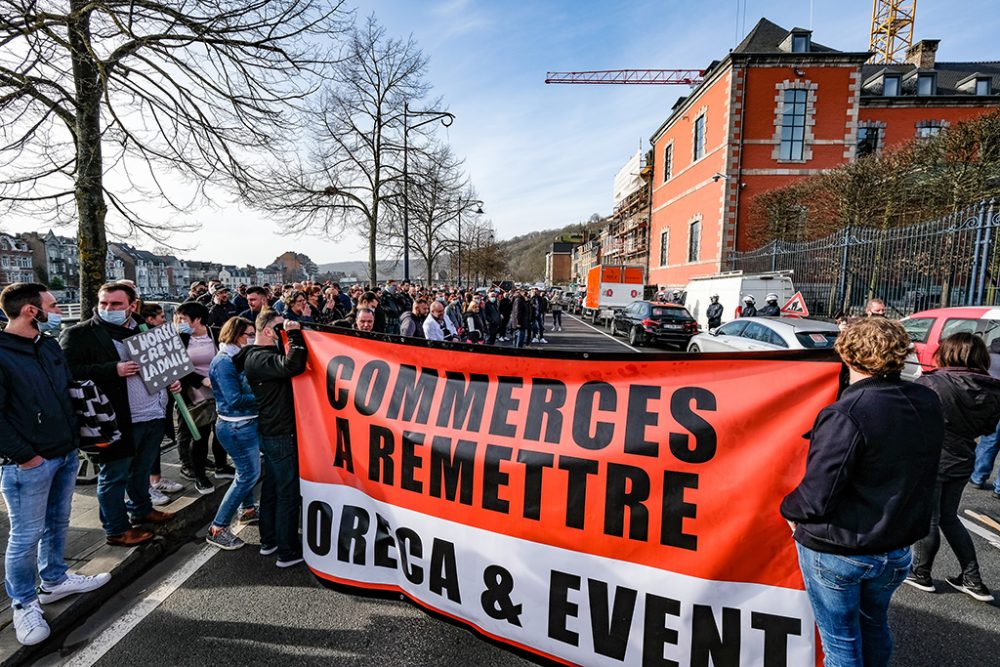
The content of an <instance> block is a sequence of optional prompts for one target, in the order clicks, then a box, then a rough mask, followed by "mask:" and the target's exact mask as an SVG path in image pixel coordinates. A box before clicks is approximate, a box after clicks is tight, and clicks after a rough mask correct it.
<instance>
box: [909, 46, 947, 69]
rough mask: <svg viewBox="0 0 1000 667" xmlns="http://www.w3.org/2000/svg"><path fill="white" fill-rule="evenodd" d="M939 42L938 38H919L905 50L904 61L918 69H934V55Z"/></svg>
mask: <svg viewBox="0 0 1000 667" xmlns="http://www.w3.org/2000/svg"><path fill="white" fill-rule="evenodd" d="M940 43H941V40H940V39H922V40H920V41H919V42H917V43H916V44H914V45H913V46H911V47H910V48H908V49H907V50H906V63H907V64H908V65H916V66H917V67H918V68H920V69H934V56H935V54H937V50H938V44H940Z"/></svg>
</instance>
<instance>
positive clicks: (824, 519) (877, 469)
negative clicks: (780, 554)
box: [781, 317, 944, 667]
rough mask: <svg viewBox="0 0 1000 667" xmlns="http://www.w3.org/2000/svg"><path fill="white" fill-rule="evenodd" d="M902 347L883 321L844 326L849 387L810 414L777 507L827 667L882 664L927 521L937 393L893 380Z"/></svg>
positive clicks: (937, 444) (939, 420)
mask: <svg viewBox="0 0 1000 667" xmlns="http://www.w3.org/2000/svg"><path fill="white" fill-rule="evenodd" d="M909 346H910V339H909V337H908V336H907V334H906V331H905V330H904V329H903V327H902V326H901V325H900V324H899V323H897V322H894V321H891V320H888V319H886V318H882V317H878V318H871V319H867V320H862V321H860V322H858V323H856V324H853V325H850V326H848V327H847V328H846V329H845V330H844V332H843V333H841V334H840V336H839V337H838V338H837V345H836V349H837V352H838V353H839V354H840V356H841V358H842V359H843V360H844V362H845V363H846V364H847V367H848V368H849V369H850V374H851V385H850V387H848V388H847V389H846V390H845V391H844V393H843V396H842V397H841V398H840V400H839V401H837V402H836V403H834V404H833V405H830V406H828V407H826V408H824V409H823V410H822V411H821V412H820V413H819V415H818V416H817V418H816V423H815V425H814V426H813V430H812V434H811V441H810V445H809V458H808V462H807V464H806V473H805V477H804V478H803V479H802V481H801V482H800V483H799V485H798V487H797V488H796V489H795V490H794V491H792V492H791V493H790V494H788V496H787V497H785V499H784V501H783V502H782V504H781V514H782V515H783V516H784V517H785V519H786V520H787V521H788V523H789V525H790V526H791V528H792V531H793V533H794V538H795V541H796V543H797V547H798V552H799V565H800V567H801V568H802V576H803V579H804V580H805V586H806V592H807V593H808V594H809V600H810V601H811V602H812V606H813V609H814V610H815V614H816V624H817V626H818V627H819V633H820V638H821V640H822V642H823V651H824V653H825V654H826V663H825V664H826V665H827V667H847V666H849V665H864V666H865V667H886V665H888V664H889V657H890V655H891V653H892V634H891V633H890V631H889V620H888V608H889V600H890V598H891V597H892V595H893V593H894V592H895V591H896V589H897V588H899V586H900V585H901V584H902V583H903V580H904V579H905V578H906V575H907V574H909V568H910V560H911V556H910V545H911V544H913V543H915V542H917V541H918V540H919V539H921V538H922V537H924V536H925V535H926V534H927V532H928V528H929V525H930V519H931V509H932V506H931V502H932V497H931V494H929V493H928V492H927V490H928V489H932V488H934V481H935V476H936V474H937V463H938V458H939V456H940V454H941V444H942V442H943V439H944V416H943V413H942V410H941V403H940V401H939V400H938V398H937V396H936V395H935V393H934V392H933V391H931V390H930V389H928V388H927V387H922V386H920V385H917V384H914V383H909V382H904V381H903V380H901V379H900V371H901V370H902V368H903V362H904V360H905V359H906V356H907V354H908V353H909Z"/></svg>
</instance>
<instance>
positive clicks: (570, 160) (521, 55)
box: [7, 0, 1000, 264]
mask: <svg viewBox="0 0 1000 667" xmlns="http://www.w3.org/2000/svg"><path fill="white" fill-rule="evenodd" d="M355 6H356V7H357V12H358V16H359V18H363V17H364V16H365V15H367V14H370V13H374V14H375V15H376V17H377V18H378V19H379V20H380V21H381V22H382V23H383V24H384V25H385V26H386V27H387V28H388V30H389V32H390V33H392V34H394V35H397V36H405V35H407V34H412V35H413V37H414V39H415V40H416V41H417V43H418V44H419V46H420V47H421V48H422V49H423V51H424V52H425V53H426V54H427V56H428V57H429V59H430V65H429V70H428V79H429V81H430V82H431V83H432V84H433V86H434V91H433V95H435V96H441V97H443V98H444V102H445V105H446V106H447V108H448V109H449V110H450V111H452V112H453V113H454V114H455V115H456V116H457V118H456V120H455V123H454V124H453V125H452V126H451V127H450V128H448V129H442V130H441V132H442V137H443V138H445V139H447V140H448V141H450V143H451V144H452V146H453V148H454V150H455V152H456V154H458V155H459V156H464V157H465V158H466V167H467V169H468V171H469V173H470V175H471V178H472V181H473V183H474V184H475V186H476V187H477V189H478V190H479V194H480V197H481V198H482V199H483V200H484V202H485V207H484V208H485V210H486V212H487V215H488V216H489V217H490V218H491V219H492V220H493V221H494V224H495V225H496V227H497V230H498V232H499V236H500V237H501V238H509V237H511V236H515V235H517V234H522V233H525V232H527V231H532V230H539V229H548V228H554V227H560V226H563V225H566V224H570V223H573V222H578V221H580V220H582V219H586V218H587V217H589V216H590V214H592V213H608V212H610V210H611V206H612V182H613V179H614V176H615V174H616V172H617V171H618V170H619V168H620V167H621V166H622V165H623V164H624V163H625V162H626V160H627V159H628V158H629V157H630V156H631V155H632V154H633V153H634V152H635V150H636V149H637V148H638V147H639V146H640V145H641V146H642V147H643V148H644V149H645V148H647V147H648V140H649V136H650V134H652V132H653V131H654V130H655V129H656V127H657V126H658V125H659V124H660V123H661V122H662V121H663V120H664V119H665V118H666V116H667V114H668V112H669V109H670V107H671V105H672V104H673V102H674V100H675V99H676V98H677V97H678V96H680V95H683V94H686V93H687V92H688V88H687V87H685V86H554V85H545V84H544V83H543V80H544V78H545V72H546V71H548V70H586V69H616V68H670V67H676V68H695V69H700V68H703V67H705V66H706V65H707V64H708V63H709V62H710V61H711V60H713V59H721V58H722V57H724V56H725V54H726V52H727V51H728V50H729V49H730V48H732V47H733V46H734V45H735V43H736V40H737V36H739V37H740V38H742V36H743V34H745V31H749V30H750V29H751V28H752V27H753V25H754V24H755V23H756V22H757V20H758V19H759V18H760V17H761V16H766V17H767V18H769V19H770V20H772V21H774V22H776V23H778V24H780V25H783V26H785V27H789V28H791V27H793V26H802V27H810V2H809V0H769V1H767V2H765V1H763V0H746V8H747V10H746V17H747V18H746V23H745V26H744V28H745V30H739V31H738V30H737V25H736V7H737V0H701V2H682V1H679V0H657V1H653V0H631V1H629V2H608V1H605V2H599V1H596V0H572V1H569V0H548V1H547V0H530V1H529V0H523V1H520V2H516V1H513V0H429V1H428V0H367V1H365V2H358V3H357V4H356V5H355ZM871 6H872V5H871V0H814V3H813V10H812V15H813V20H812V28H813V31H814V32H813V38H814V40H815V41H817V42H820V43H822V44H826V45H828V46H832V47H834V48H838V49H842V50H856V51H863V50H866V49H867V46H868V29H869V22H870V19H871ZM995 12H996V3H995V0H994V1H990V0H951V1H947V2H946V1H944V0H922V1H921V2H920V3H918V12H917V20H916V30H915V39H920V38H935V39H941V40H942V42H941V46H940V49H939V51H938V58H939V59H940V60H1000V46H997V45H996V37H995V36H996V21H995V20H993V19H992V18H990V19H988V17H994V16H995V15H996V14H995ZM737 32H739V35H737ZM196 218H197V219H198V220H201V221H202V222H203V223H205V224H204V226H203V229H202V231H200V232H199V233H198V234H197V237H196V238H195V239H193V240H194V242H195V243H196V244H197V248H196V249H195V250H193V251H192V252H190V253H185V255H187V256H190V257H192V258H201V259H214V260H216V261H223V262H227V263H241V264H245V263H248V262H249V263H254V264H266V263H267V262H270V261H271V260H272V259H273V258H274V257H275V256H276V255H278V254H279V253H280V252H282V251H284V250H296V251H300V252H305V253H307V254H308V255H310V257H312V259H313V260H315V261H317V262H319V263H324V262H330V261H340V260H348V259H360V258H362V257H363V256H364V253H363V252H362V251H361V250H362V247H361V243H360V241H359V240H358V239H356V238H352V237H349V236H348V237H345V238H342V239H339V240H332V239H317V238H310V237H303V238H291V237H287V236H282V235H281V234H280V233H279V232H280V230H278V229H277V228H276V226H275V225H274V224H273V223H272V222H270V221H268V220H265V219H263V218H261V216H259V215H257V214H255V213H253V212H250V211H240V210H238V209H237V208H236V207H230V208H228V209H224V210H220V211H212V212H202V214H201V215H198V216H196ZM248 226H250V227H251V229H252V233H247V232H248V230H247V227H248ZM7 227H11V225H7ZM13 227H14V228H15V229H16V230H17V231H20V230H21V229H29V228H31V227H32V226H31V225H30V223H28V222H26V221H21V222H20V223H16V224H15V225H13ZM237 238H238V239H239V241H238V242H236V241H235V239H237ZM190 242H191V241H190V240H189V239H184V243H185V244H190Z"/></svg>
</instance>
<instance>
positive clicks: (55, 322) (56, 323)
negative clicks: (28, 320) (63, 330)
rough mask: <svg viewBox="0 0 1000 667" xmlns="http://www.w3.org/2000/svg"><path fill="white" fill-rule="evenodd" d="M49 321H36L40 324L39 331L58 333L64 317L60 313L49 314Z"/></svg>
mask: <svg viewBox="0 0 1000 667" xmlns="http://www.w3.org/2000/svg"><path fill="white" fill-rule="evenodd" d="M48 316H49V317H48V319H47V320H45V321H44V322H42V321H41V320H39V319H37V318H36V319H35V321H36V322H37V323H38V330H39V331H41V332H45V331H58V330H59V327H60V326H61V325H62V315H59V314H58V313H49V314H48Z"/></svg>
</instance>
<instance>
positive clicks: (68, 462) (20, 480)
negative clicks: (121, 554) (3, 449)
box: [0, 449, 79, 605]
mask: <svg viewBox="0 0 1000 667" xmlns="http://www.w3.org/2000/svg"><path fill="white" fill-rule="evenodd" d="M78 467H79V462H78V460H77V457H76V450H75V449H74V450H72V451H70V452H68V453H67V454H65V455H63V456H60V457H58V458H54V459H45V460H44V461H43V462H42V463H41V464H40V465H38V466H36V467H34V468H29V469H27V470H25V469H23V468H20V467H18V466H16V465H5V466H3V468H2V470H0V492H2V493H3V498H4V501H5V502H6V503H7V511H8V513H9V519H10V539H9V540H8V543H7V553H6V555H5V558H4V567H5V569H6V577H5V581H4V586H5V588H6V589H7V595H9V596H10V599H11V601H12V602H13V603H14V604H21V605H24V604H27V603H29V602H31V601H32V600H35V599H36V598H37V597H38V596H37V594H36V592H35V584H36V581H37V578H38V576H39V575H41V578H42V584H44V585H45V586H46V587H51V586H57V585H59V584H61V583H62V582H63V581H65V580H66V570H67V569H68V566H67V565H66V558H65V556H64V554H63V552H64V550H65V548H66V532H67V530H68V529H69V512H70V507H71V505H72V502H73V489H74V488H75V487H76V472H77V468H78ZM39 543H41V548H39Z"/></svg>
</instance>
